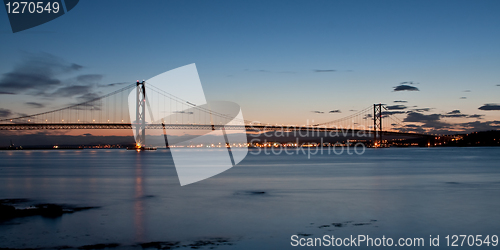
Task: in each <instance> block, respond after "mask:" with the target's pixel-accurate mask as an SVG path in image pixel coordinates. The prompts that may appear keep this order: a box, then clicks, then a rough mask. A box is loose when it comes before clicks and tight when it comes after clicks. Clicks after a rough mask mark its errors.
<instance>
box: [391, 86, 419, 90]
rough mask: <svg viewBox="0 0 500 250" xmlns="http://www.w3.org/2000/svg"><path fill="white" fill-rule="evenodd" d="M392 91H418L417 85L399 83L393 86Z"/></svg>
mask: <svg viewBox="0 0 500 250" xmlns="http://www.w3.org/2000/svg"><path fill="white" fill-rule="evenodd" d="M394 91H420V90H419V89H418V88H417V87H413V86H409V85H399V86H396V87H394Z"/></svg>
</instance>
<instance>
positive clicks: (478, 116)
mask: <svg viewBox="0 0 500 250" xmlns="http://www.w3.org/2000/svg"><path fill="white" fill-rule="evenodd" d="M483 116H484V115H478V114H474V115H469V116H468V118H478V119H481V117H483Z"/></svg>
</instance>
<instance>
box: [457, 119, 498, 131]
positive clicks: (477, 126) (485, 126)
mask: <svg viewBox="0 0 500 250" xmlns="http://www.w3.org/2000/svg"><path fill="white" fill-rule="evenodd" d="M460 126H462V127H464V129H465V130H466V131H469V132H471V131H476V132H477V131H488V130H497V129H500V121H486V122H480V121H474V122H466V123H461V124H460Z"/></svg>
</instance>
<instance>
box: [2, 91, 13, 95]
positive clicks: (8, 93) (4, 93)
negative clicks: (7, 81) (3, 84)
mask: <svg viewBox="0 0 500 250" xmlns="http://www.w3.org/2000/svg"><path fill="white" fill-rule="evenodd" d="M0 95H15V94H14V93H13V92H5V91H0Z"/></svg>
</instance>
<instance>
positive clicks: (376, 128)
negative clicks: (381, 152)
mask: <svg viewBox="0 0 500 250" xmlns="http://www.w3.org/2000/svg"><path fill="white" fill-rule="evenodd" d="M381 145H382V104H381V103H379V104H373V146H374V147H380V146H381Z"/></svg>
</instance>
